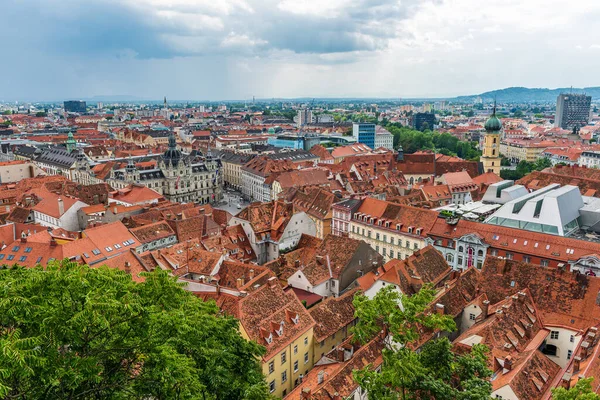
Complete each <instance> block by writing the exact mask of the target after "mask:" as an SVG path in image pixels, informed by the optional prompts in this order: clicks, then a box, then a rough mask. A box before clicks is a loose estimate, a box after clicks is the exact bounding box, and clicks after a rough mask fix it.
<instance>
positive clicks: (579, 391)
mask: <svg viewBox="0 0 600 400" xmlns="http://www.w3.org/2000/svg"><path fill="white" fill-rule="evenodd" d="M593 380H594V378H584V379H579V380H578V381H577V384H575V386H573V387H572V388H570V389H565V388H563V387H559V388H556V389H552V399H553V400H600V396H598V395H597V394H596V393H595V392H594V390H593V389H592V381H593Z"/></svg>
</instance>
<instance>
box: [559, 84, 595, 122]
mask: <svg viewBox="0 0 600 400" xmlns="http://www.w3.org/2000/svg"><path fill="white" fill-rule="evenodd" d="M591 106H592V96H587V95H585V94H573V93H569V94H559V95H558V97H557V98H556V115H555V118H554V126H556V127H559V128H562V129H573V128H575V127H578V128H580V127H582V126H585V125H587V124H588V121H589V120H590V109H591Z"/></svg>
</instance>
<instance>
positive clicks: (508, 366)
mask: <svg viewBox="0 0 600 400" xmlns="http://www.w3.org/2000/svg"><path fill="white" fill-rule="evenodd" d="M512 366H513V360H512V357H511V356H506V357H505V358H504V369H505V370H507V371H510V370H512Z"/></svg>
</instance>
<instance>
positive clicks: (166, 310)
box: [0, 260, 269, 400]
mask: <svg viewBox="0 0 600 400" xmlns="http://www.w3.org/2000/svg"><path fill="white" fill-rule="evenodd" d="M144 276H145V282H144V283H135V282H133V281H132V279H131V276H130V275H129V274H128V273H126V272H124V271H120V270H118V269H111V268H108V267H100V268H89V267H88V266H83V265H78V264H77V263H74V262H69V261H68V260H65V261H63V262H51V263H50V264H49V265H48V266H47V268H46V269H43V268H42V267H38V268H33V269H25V268H22V267H17V266H15V267H13V268H9V269H3V270H0V327H1V328H0V346H1V347H2V349H3V351H2V352H0V397H2V398H11V399H142V398H147V399H149V398H152V399H192V398H194V399H207V400H208V399H263V398H268V397H269V395H268V389H267V387H266V384H265V383H264V380H263V376H262V373H261V370H260V367H259V365H258V357H259V356H260V355H262V354H263V351H264V349H263V348H262V347H260V346H259V345H258V344H256V343H253V342H249V341H246V340H245V339H243V338H242V337H241V335H240V333H239V331H238V322H237V321H236V320H235V319H233V318H231V317H225V316H223V315H221V314H220V313H219V309H218V307H217V306H216V304H215V303H214V302H212V301H211V302H203V301H201V300H200V299H198V298H197V297H195V296H194V295H193V294H191V293H189V292H187V291H185V290H183V289H182V288H181V286H180V284H178V283H177V281H176V278H174V277H171V276H169V274H168V273H167V272H165V271H161V270H160V269H159V268H157V269H156V271H154V272H152V273H145V274H144Z"/></svg>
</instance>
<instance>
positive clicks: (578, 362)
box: [573, 356, 581, 373]
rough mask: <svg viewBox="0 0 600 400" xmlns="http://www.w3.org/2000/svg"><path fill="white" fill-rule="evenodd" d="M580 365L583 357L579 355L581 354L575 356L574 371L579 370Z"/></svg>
mask: <svg viewBox="0 0 600 400" xmlns="http://www.w3.org/2000/svg"><path fill="white" fill-rule="evenodd" d="M580 366H581V357H579V356H575V357H573V373H575V372H579V367H580Z"/></svg>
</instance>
